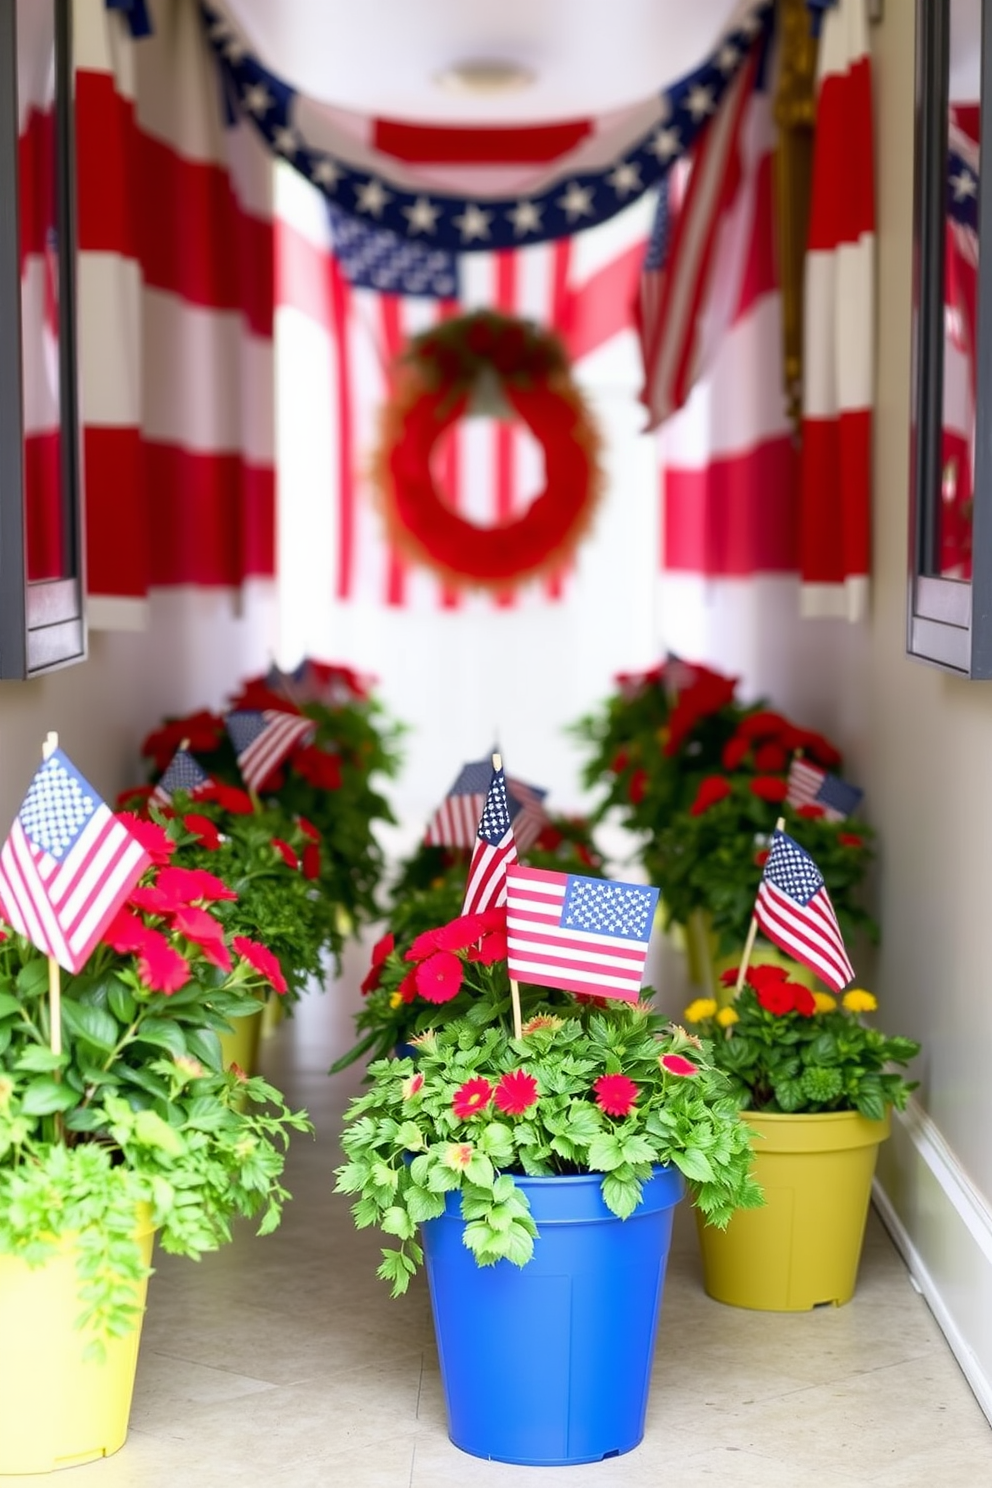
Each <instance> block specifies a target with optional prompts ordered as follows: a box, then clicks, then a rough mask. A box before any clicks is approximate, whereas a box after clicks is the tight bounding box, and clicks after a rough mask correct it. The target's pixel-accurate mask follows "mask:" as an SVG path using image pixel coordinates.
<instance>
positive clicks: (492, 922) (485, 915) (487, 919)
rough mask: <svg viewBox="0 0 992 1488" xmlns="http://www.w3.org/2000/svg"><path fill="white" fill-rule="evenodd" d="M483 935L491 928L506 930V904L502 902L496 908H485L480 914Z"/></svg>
mask: <svg viewBox="0 0 992 1488" xmlns="http://www.w3.org/2000/svg"><path fill="white" fill-rule="evenodd" d="M479 923H480V924H481V926H482V933H483V935H487V934H488V933H489V931H490V930H503V931H505V930H506V905H505V904H500V905H498V906H497V907H496V908H495V909H484V910H483V911H482V913H481V914H480V916H479Z"/></svg>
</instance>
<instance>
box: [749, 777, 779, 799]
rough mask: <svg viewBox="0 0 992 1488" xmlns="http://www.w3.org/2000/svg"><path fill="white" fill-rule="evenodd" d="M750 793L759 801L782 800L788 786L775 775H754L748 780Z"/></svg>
mask: <svg viewBox="0 0 992 1488" xmlns="http://www.w3.org/2000/svg"><path fill="white" fill-rule="evenodd" d="M748 785H749V786H750V788H751V793H752V794H753V795H755V796H757V797H758V799H759V800H761V801H784V800H785V798H786V795H787V793H788V790H789V787H788V786H787V785H786V783H785V781H784V780H779V778H778V776H777V775H755V777H754V779H753V780H749V781H748Z"/></svg>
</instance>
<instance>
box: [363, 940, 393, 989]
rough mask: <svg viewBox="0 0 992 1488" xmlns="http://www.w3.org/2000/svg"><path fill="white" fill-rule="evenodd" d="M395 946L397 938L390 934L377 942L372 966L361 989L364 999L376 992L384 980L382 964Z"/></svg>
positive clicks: (373, 948) (373, 952)
mask: <svg viewBox="0 0 992 1488" xmlns="http://www.w3.org/2000/svg"><path fill="white" fill-rule="evenodd" d="M395 945H396V937H395V936H394V935H391V934H390V935H384V936H383V937H382V939H381V940H377V941H376V943H375V945H374V946H373V947H372V965H371V966H370V967H369V969H368V971H367V972H366V975H365V980H364V982H363V983H362V987H361V992H362V996H363V997H368V995H369V993H370V992H374V991H375V989H376V987H378V985H379V982H380V981H381V979H382V964H383V962H384V961H385V959H386V957H387V956H388V955H389V954H390V952H391V951H392V950H393V948H394V946H395Z"/></svg>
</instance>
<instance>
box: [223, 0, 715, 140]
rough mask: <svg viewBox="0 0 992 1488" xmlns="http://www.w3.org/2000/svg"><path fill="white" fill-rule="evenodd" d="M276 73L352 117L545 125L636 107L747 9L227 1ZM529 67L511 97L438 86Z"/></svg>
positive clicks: (534, 1)
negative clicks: (503, 66) (457, 77)
mask: <svg viewBox="0 0 992 1488" xmlns="http://www.w3.org/2000/svg"><path fill="white" fill-rule="evenodd" d="M225 3H226V8H227V10H228V12H229V13H230V15H231V17H232V19H233V20H234V21H235V22H236V23H237V24H238V25H239V26H240V27H241V29H242V31H243V33H244V35H245V38H246V40H247V41H248V43H249V45H250V46H251V47H252V49H253V50H254V51H255V52H256V54H257V55H258V56H259V58H260V60H261V61H262V62H263V64H264V65H265V66H267V67H268V68H269V70H270V71H272V72H274V73H276V74H277V75H279V76H281V77H283V78H284V79H285V81H286V82H288V83H290V84H291V85H293V86H294V87H296V88H297V89H299V90H300V91H301V92H304V93H308V94H309V95H310V96H311V97H313V98H317V99H321V100H323V101H324V102H326V103H332V104H336V105H337V106H338V107H340V108H347V109H354V110H356V111H357V112H359V113H364V114H371V115H377V116H379V117H384V118H392V119H408V120H420V121H432V122H435V123H444V122H449V123H450V122H462V123H501V122H506V123H511V122H518V123H539V122H542V121H546V120H551V119H577V118H583V117H590V116H593V115H596V114H603V113H607V112H609V111H611V110H613V109H618V108H624V107H626V106H627V105H629V104H631V103H635V102H639V101H640V100H642V99H645V98H647V97H649V96H650V95H651V94H652V93H654V92H656V91H657V90H658V89H659V88H661V87H663V86H664V85H665V84H666V83H669V82H671V81H673V80H674V79H675V78H677V77H681V76H682V75H683V74H684V73H686V72H689V71H691V69H692V68H693V67H694V66H695V65H696V64H697V63H698V62H700V61H701V60H702V58H703V57H704V56H705V55H706V54H707V52H709V51H710V50H711V48H712V47H713V45H714V43H715V41H716V39H717V37H718V35H719V33H720V32H721V31H722V30H723V28H724V26H725V25H726V23H727V21H728V20H729V19H730V17H731V16H732V15H733V14H734V13H735V12H737V11H739V10H740V9H742V5H741V0H688V3H687V0H278V4H276V3H274V0H225ZM479 58H488V59H496V60H499V61H511V62H517V63H520V64H522V65H523V66H524V67H526V68H529V69H530V70H531V71H532V72H534V73H535V74H536V80H535V82H534V83H533V84H532V85H531V86H530V87H528V88H525V89H523V90H522V91H520V92H516V93H510V94H507V95H504V96H502V97H493V96H488V97H472V98H466V97H464V96H461V95H452V94H450V93H448V92H445V91H444V90H443V89H442V88H440V87H439V86H438V85H437V83H436V82H435V81H434V78H435V76H436V75H437V74H438V73H440V72H442V71H443V70H444V69H445V68H448V67H451V66H452V65H453V64H455V63H458V62H461V61H465V60H466V59H473V60H474V59H479Z"/></svg>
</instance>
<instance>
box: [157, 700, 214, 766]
mask: <svg viewBox="0 0 992 1488" xmlns="http://www.w3.org/2000/svg"><path fill="white" fill-rule="evenodd" d="M223 736H224V720H223V719H222V718H219V717H218V716H217V715H216V714H215V713H208V712H206V711H205V710H201V711H200V712H199V713H191V714H190V715H189V717H188V718H173V719H171V720H170V722H168V723H165V724H163V725H162V727H161V728H158V729H154V730H153V731H152V733H150V734H149V735H148V737H147V739H146V740H145V742H144V743H143V744H142V746H141V752H142V754H143V755H145V756H146V757H151V758H152V759H153V760H154V761H155V767H156V769H158V770H164V769H165V767H166V766H167V765H168V763H169V761H170V760H171V759H172V756H173V755H174V754H175V752H176V750H177V749H178V748H179V746H180V744H182V743H183V741H184V740H185V743H186V748H187V749H188V750H189V751H190V752H191V753H192V754H199V753H201V752H202V753H203V754H211V753H212V752H213V751H214V750H215V749H216V748H217V746H218V744H219V743H220V741H221V739H222V738H223Z"/></svg>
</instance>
